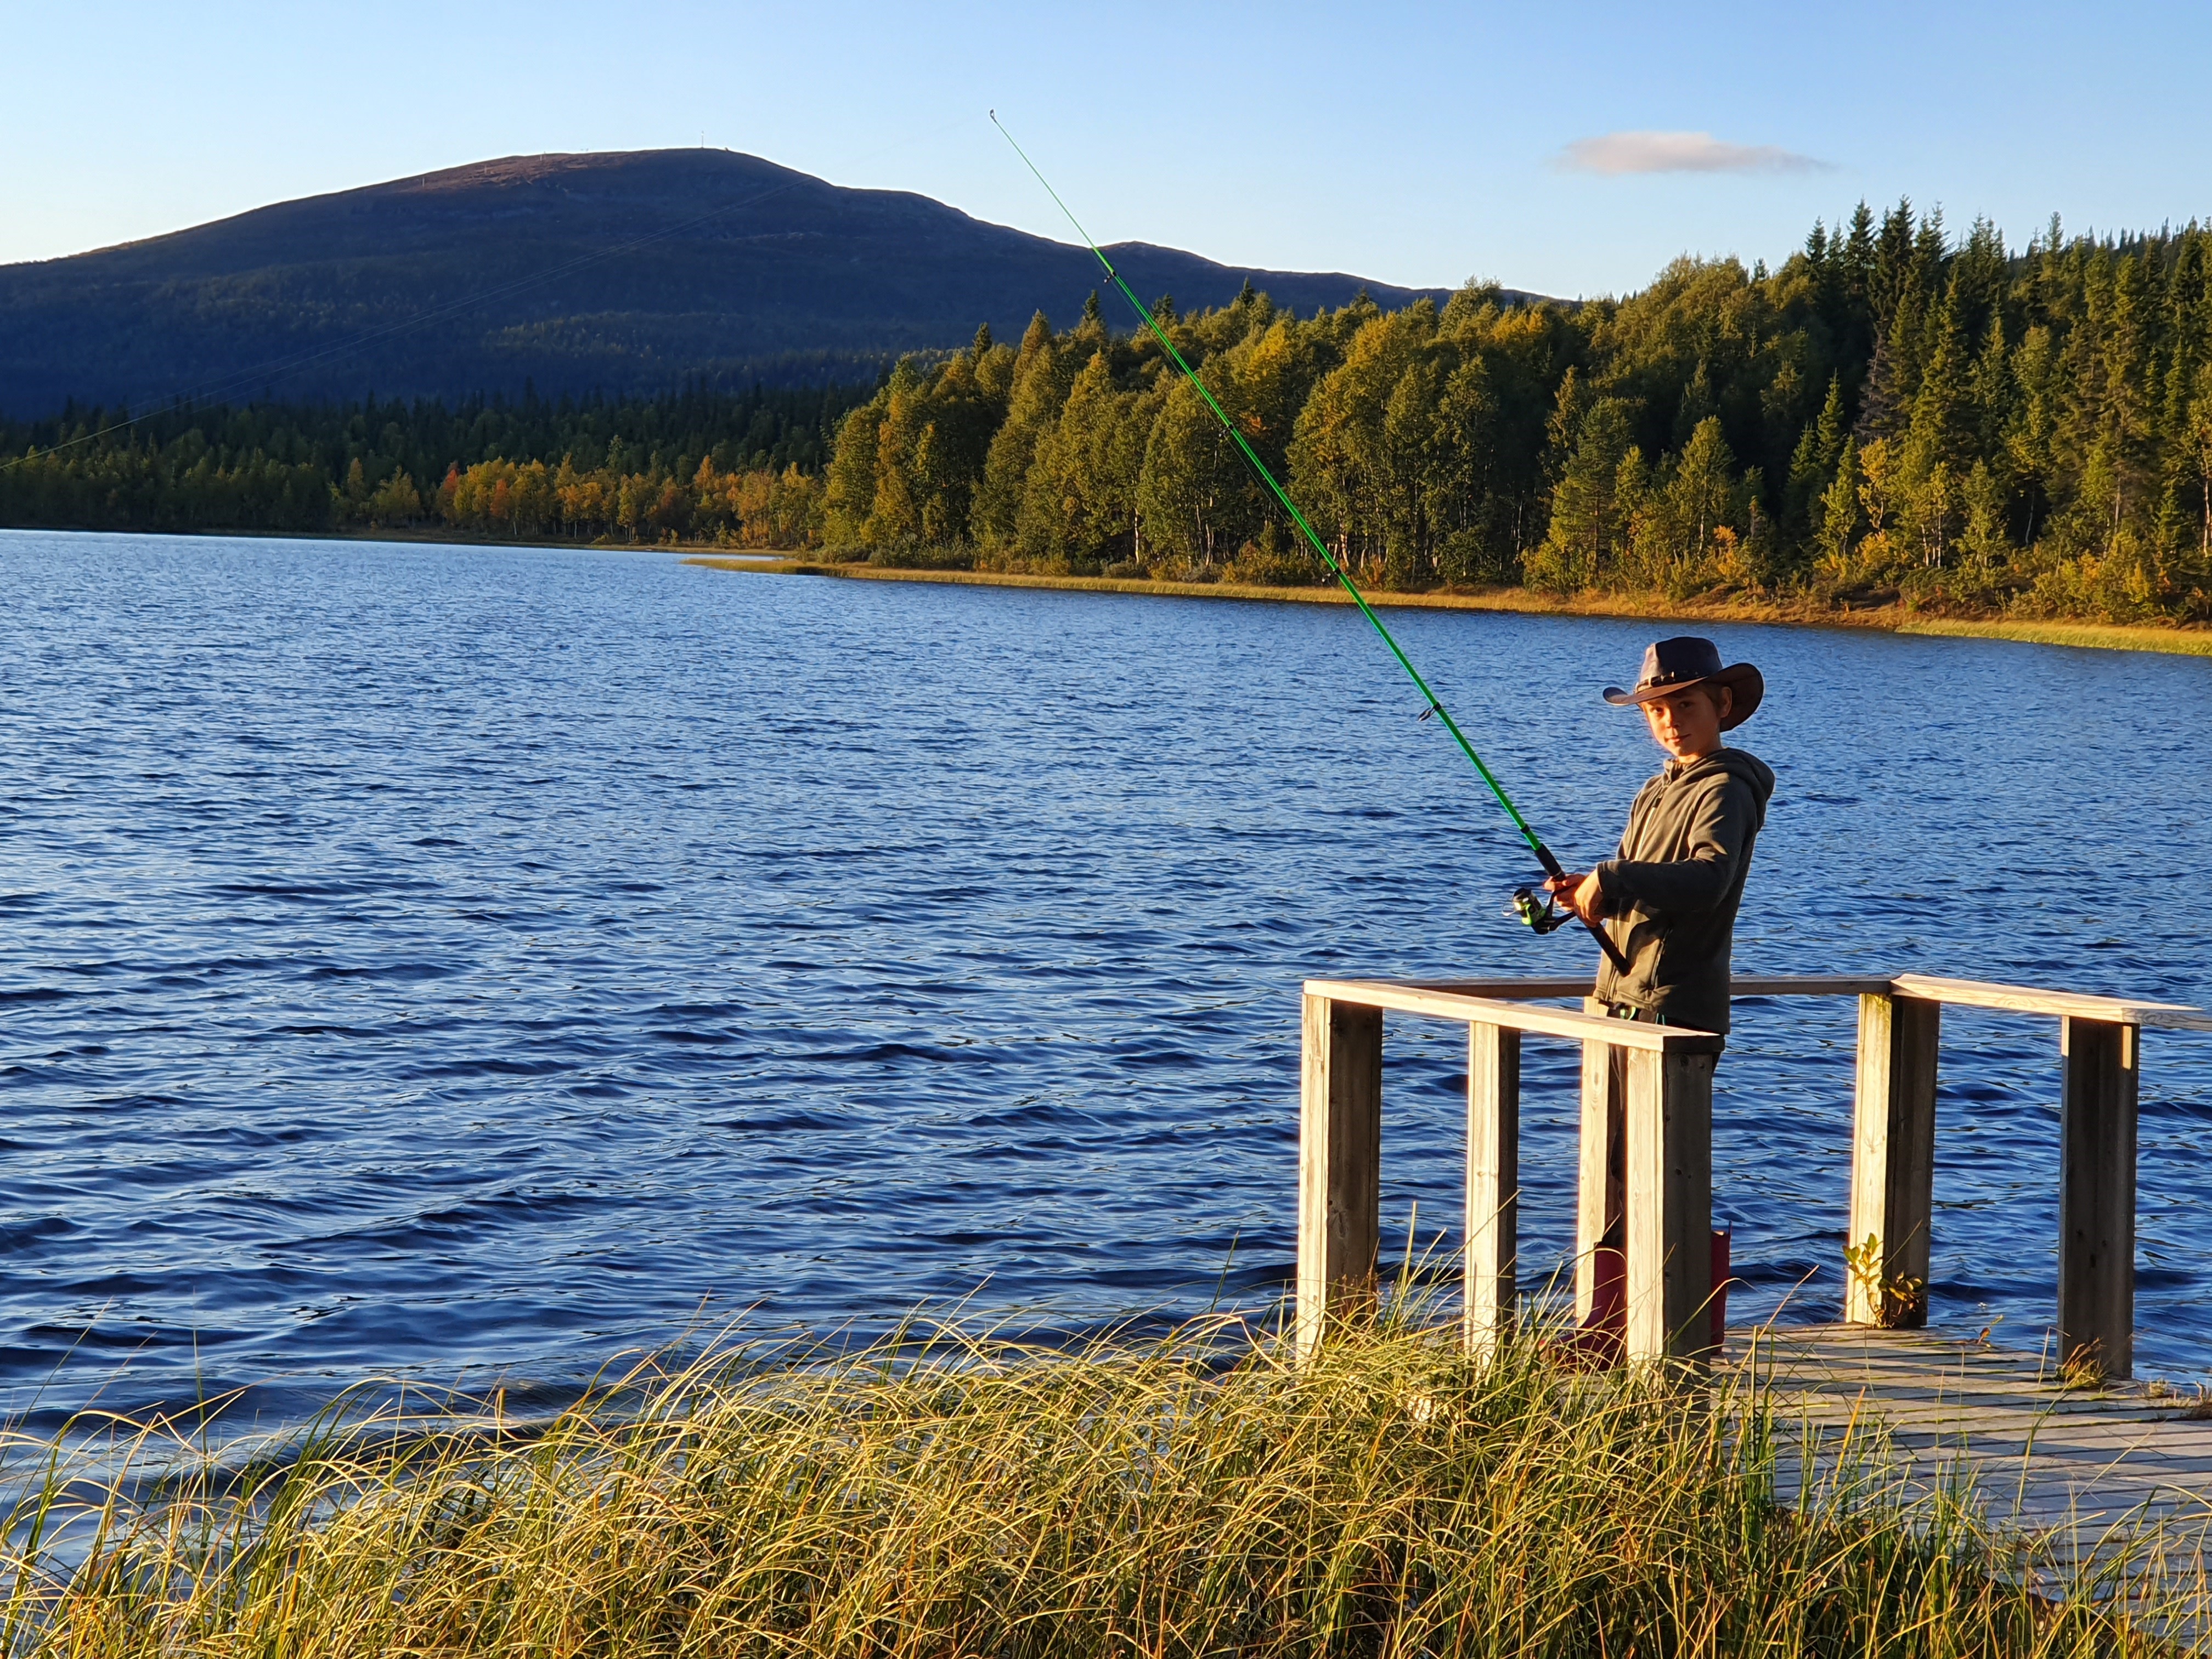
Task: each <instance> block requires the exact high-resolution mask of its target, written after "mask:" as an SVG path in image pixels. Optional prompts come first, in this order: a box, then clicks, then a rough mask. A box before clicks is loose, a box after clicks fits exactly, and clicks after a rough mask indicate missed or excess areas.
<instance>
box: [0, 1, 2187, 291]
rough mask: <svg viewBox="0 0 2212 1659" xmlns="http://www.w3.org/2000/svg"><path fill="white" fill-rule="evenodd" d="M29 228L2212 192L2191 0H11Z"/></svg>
mask: <svg viewBox="0 0 2212 1659" xmlns="http://www.w3.org/2000/svg"><path fill="white" fill-rule="evenodd" d="M0 61H4V63H5V66H6V70H7V78H8V81H9V88H10V89H9V95H8V97H7V98H6V99H4V100H0V143H4V145H5V153H6V155H7V156H8V158H9V164H8V166H7V167H6V169H5V171H4V173H0V261H8V260H18V259H31V258H49V257H52V256H53V255H57V254H62V253H69V252H78V251H81V250H82V249H85V248H88V247H94V246H103V245H106V244H108V243H112V242H116V241H121V240H128V239H131V238H134V237H139V236H146V235H151V234H157V233H159V232H161V231H165V230H173V229H177V228H181V227H183V226H185V225H190V224H194V223H197V222H202V221H204V220H207V219H212V218H216V217H220V216H223V215H226V214H229V213H235V212H240V211H242V210H246V209H247V208H251V207H255V206H258V205H260V204H263V203H265V202H270V201H276V200H282V199H283V198H285V197H294V196H303V195H310V194H314V193H318V192H320V191H332V190H341V189H345V188H348V187H350V186H353V185H362V184H368V183H373V182H374V181H377V180H379V179H391V178H397V177H402V176H404V175H406V174H409V173H421V172H428V171H430V170H433V169H435V168H438V167H451V166H455V165H458V164H460V163H463V162H466V161H479V160H483V159H485V158H488V157H491V156H496V155H514V154H521V153H531V152H536V151H541V150H609V149H652V148H658V147H661V146H666V145H678V144H696V143H700V142H701V140H702V137H703V138H704V140H705V142H707V143H710V144H715V145H720V146H726V147H727V148H730V149H741V150H747V151H750V152H752V153H754V154H757V155H764V156H767V157H769V159H771V160H773V161H780V162H782V163H784V164H786V165H787V166H791V167H799V168H802V169H805V171H807V172H810V173H819V174H821V175H823V176H824V177H826V178H829V179H833V180H835V181H836V182H837V183H840V184H850V185H871V186H877V187H884V188H891V189H901V190H912V191H921V192H922V193H923V194H926V195H929V196H933V197H938V198H939V199H940V200H943V201H946V202H950V203H951V204H954V205H956V206H958V207H960V208H963V209H965V210H967V211H969V212H970V213H973V214H975V215H977V216H980V217H983V218H987V219H992V220H996V221H998V222H1002V223H1006V224H1013V225H1018V226H1021V227H1023V228H1026V229H1030V230H1035V231H1038V232H1041V233H1043V234H1065V233H1064V231H1063V229H1062V228H1061V226H1060V223H1059V222H1058V220H1057V216H1056V215H1055V214H1054V210H1053V209H1052V206H1051V204H1050V203H1049V202H1048V201H1046V200H1045V199H1044V198H1043V197H1042V194H1041V193H1040V192H1039V191H1038V190H1037V188H1036V185H1035V183H1034V182H1033V181H1032V180H1031V179H1030V178H1029V177H1028V175H1027V174H1026V173H1024V172H1023V171H1022V169H1021V168H1020V167H1019V165H1018V162H1017V161H1016V160H1015V158H1014V157H1013V155H1012V153H1011V152H1009V151H1008V150H1007V149H1006V147H1005V145H1004V143H1003V142H1002V141H1001V140H1000V138H999V137H998V136H997V135H996V133H994V131H992V129H991V127H990V125H989V123H988V121H987V119H986V118H985V113H984V112H985V111H986V110H987V109H988V108H990V107H992V106H996V107H997V108H998V110H999V112H1000V117H1001V118H1002V119H1004V120H1005V121H1006V123H1007V125H1009V126H1010V127H1011V128H1012V130H1013V131H1014V132H1015V134H1016V135H1017V136H1018V137H1020V138H1021V140H1022V141H1023V143H1024V146H1025V147H1027V148H1028V149H1029V150H1030V153H1031V154H1032V155H1035V156H1036V159H1037V161H1039V163H1040V164H1041V165H1042V167H1044V168H1045V170H1046V172H1047V173H1048V175H1049V176H1051V177H1052V178H1053V179H1054V183H1055V184H1057V185H1059V186H1060V190H1061V191H1062V193H1063V194H1064V195H1066V197H1068V198H1069V199H1070V201H1071V203H1072V204H1074V205H1075V206H1076V208H1077V210H1078V211H1079V212H1080V213H1081V214H1082V215H1083V216H1084V217H1085V221H1086V222H1088V223H1089V225H1090V228H1091V230H1092V231H1093V232H1095V233H1096V234H1098V235H1099V236H1100V238H1101V239H1102V240H1109V241H1110V240H1121V239H1125V238H1126V239H1137V240H1146V241H1154V242H1161V243H1166V244H1170V245H1173V246H1180V247H1185V248H1189V249H1192V250H1194V251H1195V252H1200V253H1204V254H1207V255H1209V256H1211V257H1212V258H1218V259H1223V260H1227V261H1233V262H1236V263H1239V264H1257V265H1263V266H1269V267H1275V268H1292V269H1304V270H1316V269H1333V270H1353V271H1357V272H1358V273H1360V274H1362V275H1364V276H1373V277H1377V278H1380V279H1382V280H1384V281H1389V282H1395V283H1417V284H1445V283H1457V282H1460V281H1462V280H1463V279H1464V278H1466V277H1468V276H1471V275H1473V276H1491V277H1495V278H1497V279H1498V280H1499V281H1501V282H1504V283H1507V284H1508V285H1510V286H1515V287H1522V288H1530V289H1539V290H1542V291H1545V292H1549V293H1553V294H1561V295H1576V294H1595V293H1601V292H1618V291H1622V290H1626V289H1632V288H1634V287H1637V286H1639V285H1641V284H1642V283H1644V282H1645V281H1647V280H1648V279H1649V278H1650V276H1651V275H1652V273H1653V272H1654V271H1655V270H1657V269H1658V268H1659V267H1660V266H1661V265H1662V264H1664V263H1665V262H1666V261H1667V260H1668V258H1672V257H1673V256H1674V254H1676V253H1679V252H1685V251H1690V252H1703V253H1731V252H1732V253H1736V254H1739V255H1741V257H1742V258H1745V259H1747V260H1749V259H1753V258H1767V259H1770V260H1773V259H1778V258H1780V257H1782V256H1783V255H1784V254H1786V253H1787V252H1789V251H1790V249H1791V248H1793V247H1795V246H1797V245H1798V244H1799V243H1800V242H1801V241H1802V239H1803V236H1804V234H1805V231H1806V230H1807V228H1808V227H1809V226H1810V224H1811V222H1812V221H1813V219H1814V216H1825V217H1826V218H1828V219H1829V220H1831V222H1832V221H1833V219H1834V218H1835V217H1836V216H1838V215H1839V214H1841V213H1844V212H1847V211H1848V210H1850V206H1851V204H1853V203H1855V202H1856V201H1857V200H1858V199H1859V198H1860V197H1867V198H1869V200H1871V201H1873V202H1875V204H1877V205H1879V204H1883V203H1886V202H1890V201H1893V200H1895V199H1896V197H1899V195H1901V194H1904V195H1910V196H1911V197H1912V199H1913V200H1914V201H1915V202H1916V203H1919V204H1924V205H1936V204H1940V205H1941V206H1942V208H1943V210H1944V211H1945V214H1946V216H1947V219H1948V222H1950V223H1951V225H1952V226H1953V227H1954V228H1959V229H1963V228H1965V227H1966V224H1967V223H1968V222H1970V221H1972V218H1973V217H1974V216H1976V215H1977V214H1986V215H1988V216H1990V217H1991V218H1993V219H1995V220H1996V222H1997V223H1998V224H1999V225H2000V226H2001V227H2002V228H2003V229H2004V231H2005V232H2006V234H2007V235H2008V238H2009V239H2010V240H2012V241H2013V242H2014V243H2015V245H2017V244H2019V243H2021V242H2024V241H2025V240H2026V239H2027V236H2028V235H2029V234H2031V233H2032V232H2033V231H2034V230H2035V229H2037V228H2039V227H2040V226H2041V225H2042V224H2043V223H2044V222H2045V221H2046V220H2047V219H2048V217H2049V216H2050V215H2051V213H2052V212H2054V211H2056V212H2058V213H2060V214H2062V215H2063V216H2064V217H2065V220H2066V222H2067V223H2068V225H2069V227H2071V228H2076V229H2086V228H2136V227H2142V226H2155V225H2157V224H2159V223H2160V222H2166V221H2172V222H2182V221H2185V220H2187V219H2189V218H2191V217H2192V216H2197V217H2212V165H2208V162H2212V138H2208V136H2207V135H2208V132H2212V122H2208V120H2207V118H2206V116H2205V113H2204V111H2205V94H2204V91H2203V72H2204V66H2205V65H2206V64H2208V63H2212V7H2206V6H2203V5H2202V4H2195V5H2184V4H2179V3H2166V4H2134V5H2130V4H2125V3H2121V4H2115V5H2109V6H2105V7H2099V8H2092V7H2088V6H2079V5H2077V6H2071V7H2059V6H2052V5H2044V4H2035V3H2030V4H2015V5H2009V6H2002V7H2000V6H1995V5H1981V4H1975V5H1948V6H1947V5H1943V4H1941V3H1935V0H1929V3H1922V4H1917V5H1902V4H1891V3H1873V4H1857V5H1853V6H1850V7H1826V8H1816V7H1804V6H1783V5H1769V6H1753V5H1738V4H1724V3H1705V4H1698V5H1678V6H1673V7H1665V6H1653V5H1650V4H1648V3H1647V4H1642V5H1623V4H1613V3H1610V0H1606V3H1596V4H1583V5H1579V6H1576V7H1573V8H1555V9H1546V8H1541V7H1532V6H1528V5H1526V4H1519V5H1513V6H1492V5H1480V4H1462V5H1449V6H1447V5H1434V6H1424V5H1389V4H1372V5H1357V4H1354V5H1345V4H1342V3H1339V4H1336V5H1331V6H1316V5H1305V4H1301V3H1291V4H1282V5H1273V6H1267V7H1257V6H1254V7H1240V6H1195V7H1189V8H1185V9H1172V10H1164V9H1161V8H1158V7H1151V6H1146V7H1137V6H1132V7H1129V8H1127V9H1125V10H1121V11H1118V12H1117V11H1115V10H1112V9H1107V8H1103V7H1097V6H1091V7H1083V8H1072V7H1071V8H1064V9H1040V8H1034V7H1015V6H1009V5H998V4H975V3H945V4H938V5H927V6H917V5H915V4H912V3H910V0H908V3H886V0H866V3H862V0H813V3H808V4H805V5H800V4H775V5H761V4H756V5H713V4H702V3H689V0H628V3H607V0H593V3H589V4H582V3H570V0H540V3H537V4H532V5H528V6H525V5H517V4H509V3H504V0H472V3H471V4H469V5H466V6H453V5H450V4H448V5H441V6H431V5H426V4H421V3H416V0H392V3H388V4H386V5H384V6H381V7H378V8H356V7H350V6H348V7H337V6H331V5H318V4H313V3H309V4H307V5H301V4H297V3H295V4H290V5H284V6H275V5H266V4H249V3H240V0H206V3H203V4H200V5H197V6H190V7H187V6H184V5H181V4H175V3H170V4H164V5H159V6H155V5H149V4H145V3H142V0H118V3H111V4H108V5H106V6H103V7H100V8H98V9H90V8H73V7H62V6H48V7H40V8H37V9H35V10H34V9H32V8H30V7H27V6H19V7H13V8H10V9H9V15H8V21H7V26H6V29H5V32H4V44H0Z"/></svg>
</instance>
